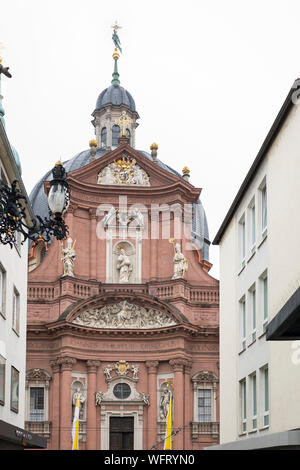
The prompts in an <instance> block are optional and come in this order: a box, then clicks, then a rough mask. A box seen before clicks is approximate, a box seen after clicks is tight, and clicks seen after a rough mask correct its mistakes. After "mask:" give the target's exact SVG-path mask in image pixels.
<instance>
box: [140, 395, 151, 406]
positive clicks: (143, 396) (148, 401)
mask: <svg viewBox="0 0 300 470" xmlns="http://www.w3.org/2000/svg"><path fill="white" fill-rule="evenodd" d="M140 398H141V400H143V402H144V403H145V405H147V406H149V405H150V397H149V395H148V394H146V393H144V392H140Z"/></svg>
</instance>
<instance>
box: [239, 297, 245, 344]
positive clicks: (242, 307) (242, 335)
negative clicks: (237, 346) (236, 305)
mask: <svg viewBox="0 0 300 470" xmlns="http://www.w3.org/2000/svg"><path fill="white" fill-rule="evenodd" d="M240 341H241V350H242V351H243V350H244V349H246V302H245V299H244V298H243V299H242V300H240Z"/></svg>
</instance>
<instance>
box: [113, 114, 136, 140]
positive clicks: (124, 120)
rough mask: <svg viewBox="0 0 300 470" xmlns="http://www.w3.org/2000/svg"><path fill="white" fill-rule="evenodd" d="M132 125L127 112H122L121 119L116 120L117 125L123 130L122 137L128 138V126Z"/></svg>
mask: <svg viewBox="0 0 300 470" xmlns="http://www.w3.org/2000/svg"><path fill="white" fill-rule="evenodd" d="M131 123H132V119H129V118H128V117H127V114H126V111H122V114H121V117H120V119H117V120H116V124H119V126H120V129H121V137H126V128H127V126H128V124H131Z"/></svg>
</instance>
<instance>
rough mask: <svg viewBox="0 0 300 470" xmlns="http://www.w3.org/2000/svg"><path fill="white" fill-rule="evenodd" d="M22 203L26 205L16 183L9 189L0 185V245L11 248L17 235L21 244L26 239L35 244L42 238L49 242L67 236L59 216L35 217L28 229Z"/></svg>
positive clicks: (66, 229)
mask: <svg viewBox="0 0 300 470" xmlns="http://www.w3.org/2000/svg"><path fill="white" fill-rule="evenodd" d="M68 198H69V195H68V192H67V191H66V201H67V202H68ZM22 202H24V203H25V204H26V203H27V199H26V197H25V196H24V195H23V194H22V193H21V191H20V189H19V187H18V181H17V180H14V181H13V183H12V185H11V187H9V186H8V185H6V184H1V185H0V243H1V244H2V245H10V247H11V248H12V247H13V246H14V245H15V244H16V243H17V233H20V234H21V235H22V236H23V239H22V240H21V241H20V242H21V244H23V243H24V242H25V241H26V240H27V238H29V239H30V240H32V241H33V242H35V243H36V242H37V241H38V240H39V239H40V238H43V239H44V240H45V241H46V242H49V241H50V240H51V239H52V237H53V236H55V237H56V238H57V239H58V240H63V239H64V238H66V236H67V234H68V227H67V225H65V223H64V220H63V218H62V216H61V215H60V214H55V215H53V216H52V214H51V212H50V211H49V213H50V216H52V217H51V218H47V217H44V218H42V217H40V216H38V215H37V216H36V217H35V219H34V220H32V222H33V225H32V226H31V227H30V226H28V225H27V224H26V223H25V222H24V221H25V220H26V212H25V207H24V206H23V204H22Z"/></svg>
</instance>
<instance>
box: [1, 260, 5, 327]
mask: <svg viewBox="0 0 300 470" xmlns="http://www.w3.org/2000/svg"><path fill="white" fill-rule="evenodd" d="M5 292H6V272H5V270H4V269H3V268H2V266H1V265H0V314H1V315H2V316H3V317H4V318H5Z"/></svg>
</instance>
